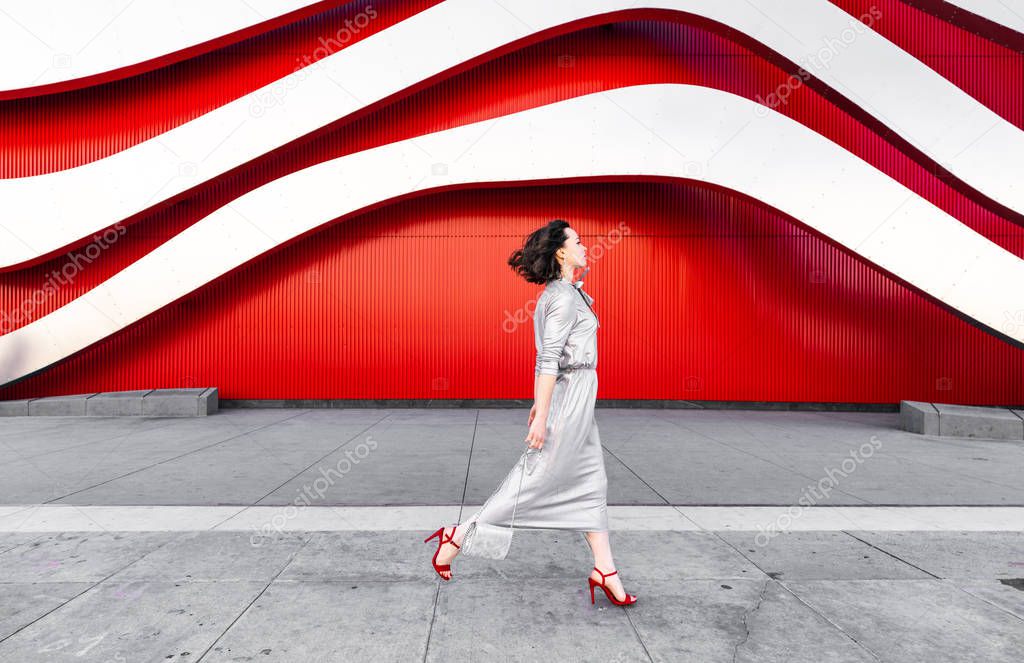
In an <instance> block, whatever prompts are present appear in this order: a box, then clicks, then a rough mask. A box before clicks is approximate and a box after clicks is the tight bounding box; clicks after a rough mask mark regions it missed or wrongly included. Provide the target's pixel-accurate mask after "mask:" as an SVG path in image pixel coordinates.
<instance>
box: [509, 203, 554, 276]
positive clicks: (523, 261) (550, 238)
mask: <svg viewBox="0 0 1024 663" xmlns="http://www.w3.org/2000/svg"><path fill="white" fill-rule="evenodd" d="M568 227H569V222H568V221H565V220H563V219H555V220H553V221H549V222H548V224H547V225H546V226H544V227H542V228H538V229H537V230H534V231H533V232H532V233H530V236H529V237H527V238H526V242H524V243H523V247H522V248H521V249H516V250H515V251H513V252H512V255H511V256H509V259H508V264H509V266H511V267H512V270H513V271H514V272H516V273H517V274H519V275H520V276H522V277H523V278H524V279H526V280H527V281H529V282H530V283H540V284H542V285H543V284H545V283H547V282H548V281H550V280H552V279H557V278H559V277H560V276H561V275H562V266H561V264H559V262H558V258H556V257H555V252H556V251H558V249H560V248H562V246H563V245H564V244H565V240H566V239H568V237H567V236H566V234H565V229H566V228H568Z"/></svg>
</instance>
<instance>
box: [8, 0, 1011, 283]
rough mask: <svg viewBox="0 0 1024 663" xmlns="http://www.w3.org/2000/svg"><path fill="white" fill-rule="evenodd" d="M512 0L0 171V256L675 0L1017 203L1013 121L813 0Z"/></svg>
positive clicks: (14, 257)
mask: <svg viewBox="0 0 1024 663" xmlns="http://www.w3.org/2000/svg"><path fill="white" fill-rule="evenodd" d="M511 7H512V9H511V10H510V11H512V12H513V13H514V15H515V19H514V20H513V19H511V18H510V17H509V14H508V12H507V11H504V10H499V9H496V8H495V7H494V6H493V5H492V4H491V3H481V2H479V0H447V1H446V2H443V3H441V4H439V5H437V6H435V7H432V8H430V9H427V10H425V11H423V12H421V13H419V14H417V15H415V16H412V17H410V18H408V19H406V20H405V21H402V22H400V23H398V24H396V25H394V26H392V27H390V28H388V29H387V30H384V31H382V32H380V33H378V34H375V35H373V36H371V37H369V38H367V39H365V40H363V41H360V42H358V43H355V44H352V45H351V46H349V47H348V48H345V49H344V50H342V51H340V52H338V53H335V54H334V55H332V56H329V57H326V58H324V59H323V60H320V61H319V62H318V63H317V64H316V65H315V66H311V67H307V68H305V69H302V70H300V71H298V72H295V73H294V74H291V75H290V76H288V77H287V78H285V79H283V80H282V81H278V82H276V83H273V84H271V85H268V86H266V87H265V88H263V89H261V90H257V91H255V92H253V93H252V94H249V95H246V96H244V97H242V98H239V99H237V100H235V101H233V102H231V103H229V104H226V105H225V106H222V107H221V108H218V109H216V110H214V111H211V112H210V113H206V114H204V115H202V116H201V117H199V118H197V119H195V120H193V121H191V122H188V123H186V124H184V125H182V126H179V127H176V128H174V129H172V130H170V131H168V132H167V133H165V134H162V135H161V136H158V137H155V138H153V139H150V140H147V141H145V142H143V143H141V144H139V145H135V146H133V147H131V148H129V149H127V150H124V151H122V152H120V153H117V154H114V155H111V156H109V157H107V158H104V159H101V160H99V161H96V162H93V163H90V164H85V165H82V166H79V167H77V168H73V169H70V170H66V171H61V172H57V173H49V174H45V175H38V176H34V177H27V178H19V179H10V180H0V200H3V201H4V202H5V204H6V208H5V209H6V214H5V216H4V219H3V220H2V221H0V228H2V229H3V230H5V231H6V232H5V233H2V234H0V236H4V235H5V236H4V240H3V241H0V268H4V267H9V266H12V265H16V264H19V263H22V262H25V261H27V260H30V259H32V258H35V257H38V256H40V255H45V254H47V253H50V252H52V251H55V250H57V249H59V248H60V247H62V246H65V245H67V244H70V243H71V242H74V241H77V240H79V239H81V238H84V237H88V236H90V235H91V234H93V233H95V232H97V231H98V230H100V229H102V228H105V227H108V226H110V225H111V224H113V223H115V222H117V221H120V220H122V219H125V218H127V217H130V216H132V215H133V214H135V213H137V212H139V211H142V210H144V209H146V208H148V207H149V206H151V205H154V204H156V203H158V202H159V201H161V200H165V199H167V198H169V197H172V196H174V195H176V194H178V193H181V192H183V191H186V190H188V189H189V188H191V187H193V186H196V185H198V184H200V183H202V182H205V181H208V180H211V179H213V178H215V177H217V176H219V175H221V174H223V173H224V172H226V171H228V170H229V169H231V168H234V167H236V166H238V165H240V164H242V163H245V162H247V161H249V160H251V159H253V158H256V157H258V156H260V155H262V154H265V153H267V152H269V151H270V150H272V149H274V148H276V147H279V146H281V145H284V144H286V143H288V142H290V141H292V140H294V139H296V138H298V137H300V136H302V135H305V134H307V133H309V132H311V131H313V130H315V129H318V128H320V127H323V126H325V125H327V124H329V123H330V122H332V121H334V120H336V119H338V118H340V117H344V116H346V115H348V114H350V113H352V112H354V111H356V110H358V109H359V108H360V107H363V106H365V105H368V104H370V103H373V102H376V101H378V100H380V99H382V98H385V97H387V96H389V95H391V94H393V93H395V92H398V91H400V90H403V89H405V88H407V87H409V86H410V85H413V84H414V83H416V82H419V81H422V80H424V79H426V78H428V77H429V76H431V75H434V74H436V73H439V72H442V71H444V70H447V69H449V68H451V67H453V66H456V65H458V64H460V63H463V62H465V61H467V60H469V59H471V58H473V57H475V56H477V55H480V54H482V53H485V52H487V51H490V50H492V49H495V48H498V47H500V46H502V45H504V44H508V43H510V42H512V41H514V40H517V39H519V38H521V37H524V36H527V35H529V34H532V33H535V32H538V31H540V30H543V29H546V28H549V27H552V26H558V25H562V24H565V23H567V22H569V21H572V20H575V19H579V18H583V17H587V16H594V15H600V14H603V13H605V12H609V11H614V10H620V9H630V8H660V9H677V10H683V11H688V12H692V13H694V14H697V15H701V16H705V17H707V18H710V19H713V20H716V21H719V22H721V23H724V24H725V25H728V26H730V27H733V28H735V29H737V30H739V31H741V32H743V33H746V34H747V35H750V36H751V37H753V38H754V39H756V40H758V41H760V42H762V43H763V44H765V45H767V46H768V47H770V48H772V49H774V50H775V51H777V52H779V53H781V54H783V55H784V56H786V57H787V58H789V59H790V60H793V61H795V62H797V63H799V64H802V65H804V66H806V67H807V68H808V70H809V71H810V72H811V73H813V74H815V75H816V76H818V77H819V78H821V79H822V80H823V81H824V82H825V83H827V84H829V85H831V86H832V87H833V88H834V89H836V90H838V91H839V92H840V93H842V94H844V95H846V96H847V97H848V98H850V99H851V100H852V101H853V102H854V103H856V104H858V105H859V106H861V107H862V108H864V109H865V110H866V111H867V112H869V113H871V114H872V115H874V116H875V117H877V118H878V119H879V120H881V121H882V122H883V123H884V124H886V125H887V126H888V127H889V128H891V129H893V130H894V131H896V132H897V133H898V134H899V135H901V136H902V137H903V138H905V139H906V140H908V141H909V142H910V143H911V144H913V145H914V146H916V147H917V148H919V149H921V150H922V151H923V152H924V153H925V154H927V155H928V156H929V157H931V158H932V159H934V160H936V161H937V162H939V163H941V164H943V165H944V166H945V167H946V168H948V169H949V170H950V171H951V172H953V173H954V174H955V175H956V176H957V177H959V178H960V179H962V180H963V181H965V182H966V183H968V184H969V185H970V186H973V187H974V188H975V189H977V190H978V191H980V192H982V193H984V194H985V195H987V196H989V197H990V198H992V199H993V200H996V201H998V202H999V203H1002V204H1003V205H1005V206H1007V207H1009V208H1011V209H1014V210H1016V211H1018V212H1021V213H1024V186H1021V182H1024V162H1021V160H1019V159H1016V158H1014V155H1016V154H1022V153H1024V132H1021V131H1020V130H1019V129H1017V128H1016V127H1014V126H1013V125H1012V124H1010V123H1009V122H1006V121H1005V120H1003V119H1002V118H1000V117H999V116H998V115H996V114H995V113H993V112H992V111H990V110H988V109H987V108H985V107H984V106H983V105H982V104H980V103H978V102H977V101H976V100H974V99H973V98H972V97H970V96H969V95H967V94H966V93H964V92H963V91H962V90H960V89H959V88H957V87H956V86H955V85H953V84H952V83H950V82H949V81H947V80H945V79H944V78H942V77H941V76H940V75H939V74H937V73H935V72H934V71H932V70H931V69H929V68H928V67H926V66H925V65H924V64H922V63H921V62H919V61H918V60H916V59H915V58H913V57H912V56H910V55H909V54H907V53H905V52H904V51H902V50H900V49H899V48H897V47H896V46H895V45H893V44H892V43H890V42H888V41H887V40H885V39H884V38H882V37H881V36H879V35H878V34H876V33H874V32H872V31H870V30H867V29H866V28H865V27H864V26H863V24H862V23H860V22H858V21H856V20H855V19H853V18H852V17H850V16H849V15H848V14H846V13H845V12H843V11H842V10H840V9H839V8H837V7H835V6H833V5H832V4H830V3H829V2H826V1H825V0H729V1H722V2H706V1H705V0H657V1H650V0H647V1H643V2H638V1H637V0H560V1H559V2H557V3H552V2H549V1H548V0H518V1H517V2H516V3H515V5H514V6H511ZM856 26H860V27H859V28H857V29H855V27H856ZM825 57H828V58H829V59H828V62H827V63H825V62H824V58H825ZM812 62H817V63H818V65H817V66H815V65H813V64H812ZM342 81H343V82H344V83H343V84H342V83H341V82H342ZM771 92H772V91H770V90H766V91H765V95H766V97H767V95H768V94H770V93H771ZM763 167H764V168H766V169H770V168H772V167H773V165H772V164H770V163H765V164H764V165H763ZM96 191H103V192H104V195H96Z"/></svg>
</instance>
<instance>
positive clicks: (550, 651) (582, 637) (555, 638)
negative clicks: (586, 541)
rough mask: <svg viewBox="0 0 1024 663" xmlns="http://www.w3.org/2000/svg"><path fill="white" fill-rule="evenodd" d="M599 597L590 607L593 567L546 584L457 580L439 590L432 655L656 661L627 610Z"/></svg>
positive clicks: (473, 658)
mask: <svg viewBox="0 0 1024 663" xmlns="http://www.w3.org/2000/svg"><path fill="white" fill-rule="evenodd" d="M600 598H601V599H602V600H603V601H604V603H603V604H599V605H597V606H591V605H590V592H589V590H588V589H587V572H586V571H583V573H582V575H579V578H578V579H575V578H572V579H568V578H566V579H553V578H549V579H545V581H544V582H543V583H542V584H541V583H536V582H526V583H513V582H508V581H500V580H482V579H481V580H474V581H473V582H464V583H458V582H453V583H451V584H450V585H445V586H444V587H442V588H441V590H440V593H439V594H438V601H437V611H436V615H435V616H434V623H433V627H432V628H431V629H430V645H429V647H428V649H427V655H426V659H425V660H426V661H438V662H441V661H454V660H462V661H487V660H500V661H537V660H552V661H647V660H650V659H649V658H648V657H647V655H646V653H645V651H644V645H643V644H642V643H641V642H640V640H639V639H638V638H637V635H636V631H635V630H634V628H633V626H632V624H631V623H630V618H629V617H628V616H627V615H626V614H625V612H624V610H623V609H621V608H614V607H611V608H610V607H608V606H610V605H611V604H610V603H608V600H607V599H606V598H604V597H600ZM641 600H642V599H641ZM634 607H636V606H634ZM630 609H632V608H630Z"/></svg>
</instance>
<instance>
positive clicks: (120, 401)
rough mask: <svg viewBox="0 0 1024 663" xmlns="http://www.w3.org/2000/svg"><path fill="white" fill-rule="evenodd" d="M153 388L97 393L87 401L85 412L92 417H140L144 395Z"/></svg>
mask: <svg viewBox="0 0 1024 663" xmlns="http://www.w3.org/2000/svg"><path fill="white" fill-rule="evenodd" d="M152 391H153V390H152V389H138V390H136V391H106V392H103V393H100V394H96V395H95V396H93V397H92V398H90V399H89V400H87V401H86V403H85V413H86V414H87V415H88V416H90V417H130V416H135V417H140V416H142V397H143V396H145V395H146V394H148V393H150V392H152Z"/></svg>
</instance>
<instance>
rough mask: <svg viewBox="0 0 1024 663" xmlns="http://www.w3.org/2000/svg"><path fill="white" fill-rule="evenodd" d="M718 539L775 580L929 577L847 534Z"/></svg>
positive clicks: (727, 534)
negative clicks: (734, 548) (732, 547)
mask: <svg viewBox="0 0 1024 663" xmlns="http://www.w3.org/2000/svg"><path fill="white" fill-rule="evenodd" d="M719 536H720V537H721V538H723V539H725V540H726V541H728V542H729V543H730V544H732V545H734V546H735V547H736V549H737V550H738V551H739V552H740V553H741V554H742V555H743V556H745V557H747V558H748V559H749V560H750V561H751V562H753V563H754V564H756V565H757V567H758V568H760V569H761V570H762V571H764V572H765V573H767V574H769V575H770V576H771V577H773V578H775V579H776V580H796V579H800V580H823V579H831V580H855V579H866V578H929V577H931V576H929V575H928V574H927V573H925V572H923V571H921V570H919V569H917V568H915V567H914V566H912V565H910V564H907V563H904V562H901V561H900V560H899V559H896V558H894V557H893V556H892V555H889V554H886V553H885V552H882V551H880V550H878V549H876V548H873V547H872V546H870V545H867V544H866V543H864V542H863V541H861V540H859V539H856V538H854V537H852V536H850V535H849V534H847V533H846V532H782V533H779V534H777V535H776V536H771V537H763V538H758V536H757V533H754V532H721V533H719Z"/></svg>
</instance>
